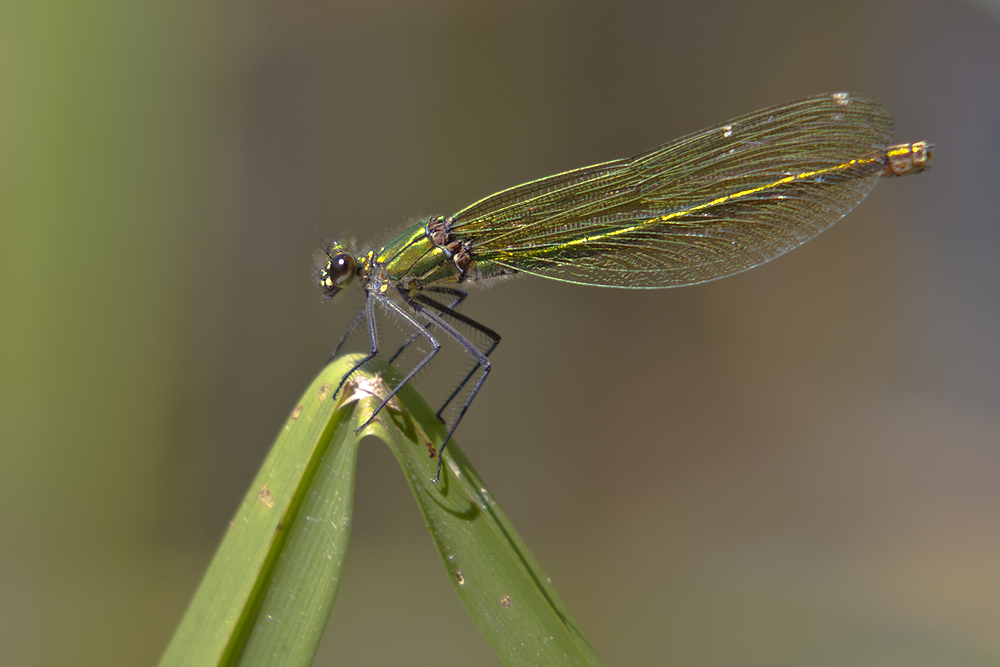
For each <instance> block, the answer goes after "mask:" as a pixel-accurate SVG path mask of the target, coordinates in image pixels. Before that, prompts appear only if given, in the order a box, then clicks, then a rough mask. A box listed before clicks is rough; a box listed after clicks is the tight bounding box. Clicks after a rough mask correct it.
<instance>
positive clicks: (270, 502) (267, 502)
mask: <svg viewBox="0 0 1000 667" xmlns="http://www.w3.org/2000/svg"><path fill="white" fill-rule="evenodd" d="M257 498H258V499H260V504H261V505H263V506H264V507H265V508H267V509H271V508H272V507H274V494H272V493H271V489H269V488H267V484H265V485H264V486H262V487H260V493H258V494H257Z"/></svg>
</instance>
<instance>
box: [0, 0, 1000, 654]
mask: <svg viewBox="0 0 1000 667" xmlns="http://www.w3.org/2000/svg"><path fill="white" fill-rule="evenodd" d="M998 71H1000V6H998V5H997V3H995V2H987V1H986V0H981V1H980V2H960V1H957V0H955V1H950V2H944V1H931V0H924V1H914V2H901V1H890V0H884V1H869V0H864V1H862V0H854V1H842V2H805V3H803V2H792V1H788V0H769V1H765V0H762V1H758V2H754V3H752V4H751V3H744V2H735V1H734V2H672V3H647V2H637V1H635V2H617V3H591V2H583V3H581V2H562V1H556V0H551V1H548V0H543V1H536V2H510V3H502V4H490V3H478V2H474V3H470V2H463V1H460V0H452V1H447V0H439V1H436V2H421V3H414V2H402V1H398V0H397V1H394V0H383V1H376V2H330V3H304V2H295V1H292V2H262V1H251V2H239V3H237V2H226V1H221V2H191V1H182V2H144V3H137V2H127V1H125V0H104V1H97V2H88V3H72V2H64V3H59V2H34V3H3V5H2V6H0V216H2V217H0V230H2V236H0V272H2V273H0V294H2V298H3V303H2V306H0V307H2V314H0V360H2V368H0V392H2V394H0V401H2V403H0V411H2V414H0V474H2V476H3V483H2V484H0V525H2V526H3V534H4V537H3V539H2V542H0V591H2V593H0V599H2V603H0V662H3V663H4V664H5V665H56V664H74V665H144V664H145V665H148V664H153V663H155V661H156V660H157V659H158V658H159V655H160V653H161V651H162V650H163V648H164V647H165V645H166V643H167V641H168V640H169V638H170V636H171V633H172V632H173V629H174V627H175V625H176V623H177V622H178V620H179V618H180V616H181V615H182V614H183V612H184V609H185V606H186V604H187V602H188V600H189V598H190V596H191V595H192V593H193V591H194V589H195V587H196V586H197V584H198V581H199V578H200V576H201V574H202V572H203V570H204V568H205V567H206V565H207V563H208V561H209V559H210V558H211V556H212V553H213V550H214V548H215V546H216V545H217V543H218V541H219V539H220V537H221V536H222V533H223V531H224V529H225V527H226V525H227V522H228V520H229V518H230V517H231V515H232V514H233V512H234V511H235V510H236V508H237V505H238V503H239V502H240V500H241V498H242V495H243V493H244V492H245V490H246V488H247V485H248V484H249V483H250V481H251V479H252V477H253V475H254V473H255V471H256V469H257V467H258V466H259V465H260V463H261V461H262V460H263V457H264V456H265V454H266V452H267V450H268V448H269V446H270V444H271V442H272V440H273V438H274V437H275V436H276V434H277V433H278V430H279V429H280V428H281V427H282V425H283V423H284V420H285V418H286V416H287V414H288V413H289V411H290V410H291V408H292V407H293V406H294V405H295V403H296V400H297V398H298V396H299V395H300V393H301V392H302V391H303V390H304V389H305V387H306V386H307V384H308V383H309V381H310V380H311V379H312V377H313V376H314V375H315V374H316V373H317V372H318V371H319V370H320V368H321V367H322V365H323V364H324V362H325V361H326V359H327V356H328V354H329V353H330V351H331V350H332V349H333V346H334V344H335V343H336V341H337V340H338V339H339V337H340V335H341V333H342V332H343V330H344V328H345V327H346V326H347V324H348V323H349V322H350V321H351V320H352V318H353V317H354V315H355V313H356V310H355V308H356V307H358V306H360V297H359V296H358V295H357V294H355V296H354V297H353V300H352V299H351V298H348V299H345V303H343V304H341V303H332V304H331V303H324V302H323V301H322V299H321V297H320V293H319V291H318V290H317V289H316V287H315V286H314V285H313V284H312V270H313V262H312V254H313V252H314V250H315V249H316V248H317V247H318V246H319V241H318V237H319V236H346V237H353V238H356V239H357V240H358V242H359V243H360V244H368V243H369V242H379V241H383V240H385V239H386V238H388V237H390V236H391V235H392V234H393V233H395V232H397V231H399V230H400V229H401V228H402V227H404V226H405V225H407V224H408V223H410V222H411V221H413V220H415V219H417V218H419V217H421V216H426V215H431V214H449V213H452V212H455V211H457V210H458V209H460V208H462V207H464V206H465V205H467V204H469V203H471V202H473V201H475V200H477V199H479V198H481V197H483V196H486V195H488V194H490V193H492V192H495V191H497V190H500V189H502V188H505V187H508V186H512V185H516V184H518V183H521V182H523V181H527V180H530V179H533V178H538V177H542V176H546V175H548V174H551V173H555V172H558V171H562V170H566V169H570V168H575V167H579V166H583V165H587V164H592V163H595V162H600V161H603V160H608V159H612V158H618V157H623V156H629V155H633V154H635V153H638V152H641V151H643V150H645V149H647V148H650V147H652V146H655V145H658V144H660V143H663V142H665V141H667V140H670V139H672V138H675V137H679V136H681V135H683V134H686V133H688V132H692V131H695V130H699V129H701V128H703V127H707V126H709V125H713V124H716V123H719V122H722V121H724V120H726V119H728V118H731V117H733V116H736V115H739V114H742V113H746V112H750V111H753V110H756V109H758V108H761V107H765V106H769V105H773V104H779V103H783V102H787V101H790V100H793V99H796V98H799V97H803V96H806V95H812V94H816V93H823V92H832V91H837V90H856V91H860V92H864V93H867V94H870V95H873V96H875V97H877V98H879V99H881V100H882V101H884V102H885V103H886V104H887V105H888V106H889V107H890V108H891V109H892V110H893V112H894V114H895V116H896V120H897V131H896V135H895V137H896V139H897V140H898V141H916V140H921V139H926V140H930V141H933V142H936V143H937V145H938V152H937V156H936V158H935V164H934V168H933V169H932V170H931V171H930V172H928V173H924V174H921V175H919V176H917V177H912V178H905V179H898V180H883V181H882V182H881V183H880V184H879V185H878V186H877V187H876V189H875V191H874V192H873V193H872V194H871V195H870V196H869V197H868V199H867V200H866V201H865V202H863V203H862V204H861V205H860V206H859V207H858V209H857V210H856V211H855V212H854V213H853V214H851V215H850V216H848V218H846V219H845V220H843V221H842V222H840V223H839V224H837V225H836V226H835V227H834V228H833V229H831V230H830V231H828V232H827V233H825V234H823V235H822V236H821V237H820V238H818V239H816V240H815V241H813V242H811V243H809V244H807V245H805V246H804V247H802V248H800V249H798V250H796V251H795V252H792V253H790V254H789V255H786V256H784V257H781V258H779V259H777V260H776V261H774V262H772V263H770V264H768V265H766V266H764V267H761V268H758V269H755V270H753V271H750V272H748V273H745V274H742V275H738V276H735V277H732V278H729V279H726V280H723V281H719V282H715V283H710V284H706V285H701V286H696V287H689V288H683V289H675V290H660V291H634V292H633V291H629V290H613V289H601V288H587V287H580V286H574V285H568V284H562V283H558V282H554V281H547V280H542V279H534V278H521V279H518V280H512V281H508V282H506V283H503V284H501V285H499V286H497V287H495V288H494V289H491V290H487V291H482V292H479V291H474V293H473V294H472V296H471V297H470V298H469V299H468V301H467V307H466V308H465V312H467V313H468V314H470V315H471V316H473V317H475V318H476V319H479V320H480V321H482V322H483V323H485V324H487V325H488V326H490V327H493V328H494V329H496V330H498V331H499V332H500V333H501V334H502V335H503V337H504V338H503V344H502V345H500V347H499V348H498V349H497V351H496V353H495V354H494V356H493V360H494V363H495V366H494V369H495V370H494V373H493V374H492V375H491V376H490V381H489V382H488V383H487V384H486V386H485V388H484V390H483V391H482V392H481V394H480V397H479V398H478V400H477V402H476V404H475V406H474V407H473V409H472V410H471V411H470V412H469V415H468V416H467V418H466V419H465V421H464V422H463V423H462V426H461V428H460V429H459V431H458V433H457V439H458V441H459V442H460V443H461V445H462V447H463V449H464V451H465V452H466V453H467V454H468V456H469V457H470V459H471V460H472V461H473V462H474V463H475V465H476V467H477V468H478V470H479V472H480V473H481V474H482V476H483V477H484V479H485V480H486V481H487V483H488V484H489V485H490V489H491V491H492V493H493V495H494V496H495V497H496V498H497V500H498V501H499V503H500V505H501V506H502V507H503V508H504V509H505V511H506V512H507V514H508V515H509V516H510V517H511V519H512V521H513V522H514V524H515V525H516V526H518V528H519V530H520V531H521V533H522V535H523V536H524V538H525V540H526V541H527V543H528V544H529V546H530V547H531V548H532V550H533V552H534V554H535V555H536V556H537V558H538V559H539V561H540V562H541V564H542V566H543V567H544V568H545V569H546V571H547V573H548V574H549V576H550V577H551V578H552V579H553V581H554V582H555V585H556V588H557V589H558V590H559V592H560V595H561V596H562V597H563V599H564V600H565V601H566V603H567V605H568V606H569V608H570V609H571V610H572V612H573V614H574V615H575V617H576V619H577V621H578V622H579V625H580V626H581V628H582V629H583V632H584V634H585V635H586V636H587V637H588V639H589V640H590V642H591V643H592V644H593V646H594V648H595V649H596V651H597V653H598V654H599V655H600V656H602V658H603V659H604V660H605V661H606V662H607V664H609V665H664V664H685V665H705V666H709V665H735V664H738V665H741V666H750V665H768V666H774V665H844V664H851V665H908V666H911V667H912V666H922V665H949V666H950V667H956V666H964V665H996V664H998V663H1000V632H997V628H1000V567H998V565H1000V482H998V480H1000V308H998V307H997V303H998V295H1000V263H998V261H997V257H998V254H1000V225H998V214H997V210H996V204H995V202H996V192H997V183H998V182H1000V161H998V160H997V157H996V156H997V155H998V154H1000V85H998V78H997V77H998V74H997V73H998ZM421 380H422V381H429V382H433V381H434V370H433V368H432V369H431V370H430V372H429V373H425V374H424V377H422V378H421ZM419 386H420V384H419V383H418V387H419ZM404 661H405V664H408V665H419V664H426V665H489V664H499V660H498V659H497V658H496V656H495V654H493V652H492V649H491V648H490V647H489V645H488V644H487V643H486V641H485V640H484V639H483V638H482V636H481V635H480V634H479V631H478V630H477V628H476V627H475V625H474V624H473V623H472V622H471V620H470V619H469V618H468V616H467V615H466V613H465V610H464V608H463V607H462V606H461V604H460V603H459V601H458V599H457V597H456V596H455V595H454V593H453V591H452V590H451V586H450V585H449V582H448V578H447V576H446V574H445V572H444V570H443V568H442V567H441V566H440V563H439V561H438V556H437V553H436V551H435V550H434V548H433V546H432V544H431V541H430V539H429V537H428V535H427V534H426V530H425V528H424V526H423V522H422V521H421V519H420V516H419V513H418V511H417V508H416V505H415V503H414V502H413V500H412V498H411V496H410V494H409V491H408V489H407V487H406V484H405V481H404V479H403V476H402V475H401V474H400V471H399V469H398V467H397V466H396V464H395V462H394V460H393V458H392V456H391V454H390V453H389V451H388V449H387V448H385V447H383V446H382V445H381V444H379V443H378V442H376V441H367V442H366V444H365V445H364V446H363V447H362V452H361V457H360V464H359V477H358V483H357V498H356V520H355V524H354V531H353V534H352V544H351V550H350V554H349V557H348V562H347V570H346V574H345V581H344V584H343V586H342V588H341V591H340V596H339V598H338V600H337V603H336V605H335V607H334V611H333V615H332V617H331V621H330V626H329V628H328V631H327V634H326V636H325V638H324V642H323V645H322V648H321V652H320V655H319V656H318V658H317V660H316V664H317V665H327V664H351V665H386V664H400V663H403V662H404Z"/></svg>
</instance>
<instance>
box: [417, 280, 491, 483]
mask: <svg viewBox="0 0 1000 667" xmlns="http://www.w3.org/2000/svg"><path fill="white" fill-rule="evenodd" d="M404 298H405V297H404ZM425 298H426V297H425ZM420 301H423V299H421V298H420V295H419V294H418V295H417V296H416V297H414V298H413V299H410V300H408V302H409V304H410V305H411V306H413V309H414V310H416V311H417V312H419V313H421V314H423V315H425V316H426V317H427V318H428V319H430V320H431V321H432V322H433V323H434V324H436V325H437V326H439V327H441V328H442V329H443V330H444V331H445V332H446V333H448V335H450V336H451V337H452V338H454V339H455V340H457V341H458V342H459V343H461V344H462V346H463V347H464V348H465V349H466V351H467V352H468V353H469V354H471V355H472V356H473V357H475V358H476V361H478V362H479V363H478V365H477V367H479V366H482V368H483V374H482V375H481V376H480V378H479V381H478V382H476V386H475V387H473V389H472V393H471V394H469V398H468V399H466V401H465V405H463V406H462V411H461V412H459V413H458V417H457V418H456V419H455V422H454V423H453V424H452V425H451V427H450V428H449V429H448V433H447V435H445V437H444V442H443V443H442V444H441V449H439V450H438V467H437V475H436V476H435V477H434V483H435V484H436V483H437V482H440V481H441V463H442V461H444V448H445V447H447V446H448V441H449V440H451V435H452V434H453V433H454V432H455V429H456V428H457V427H458V424H459V422H461V421H462V417H464V416H465V413H466V411H468V409H469V406H470V405H472V401H473V400H475V398H476V394H478V393H479V388H480V387H482V386H483V382H485V381H486V376H488V375H489V374H490V360H489V359H487V358H486V355H485V354H483V352H482V351H481V350H480V349H479V348H478V347H476V346H475V345H473V344H472V343H471V342H470V341H469V340H468V339H467V338H466V337H465V336H463V335H462V334H461V333H459V331H458V330H457V329H455V327H453V326H451V325H450V324H448V323H447V322H446V321H445V320H444V318H442V317H441V316H440V315H438V314H437V313H435V312H432V311H431V310H428V309H427V308H424V307H423V306H422V305H421V304H420ZM428 301H433V299H428ZM454 314H455V315H458V313H454ZM459 318H460V319H462V321H463V322H464V321H465V320H468V322H469V323H470V326H471V325H472V324H471V323H474V324H475V325H477V328H478V327H482V329H485V330H486V331H489V332H491V333H493V334H494V335H495V336H496V337H497V340H498V341H499V338H500V336H499V335H498V334H497V333H496V332H495V331H493V330H492V329H487V328H486V327H484V326H483V325H481V324H479V323H478V322H475V320H471V319H469V318H467V317H465V316H464V315H461V316H459ZM473 370H475V369H473Z"/></svg>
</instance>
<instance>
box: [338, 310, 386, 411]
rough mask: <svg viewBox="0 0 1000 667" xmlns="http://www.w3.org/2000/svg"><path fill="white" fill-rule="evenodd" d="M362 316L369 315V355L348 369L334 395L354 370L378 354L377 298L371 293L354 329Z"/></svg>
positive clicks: (353, 325) (341, 342) (355, 321)
mask: <svg viewBox="0 0 1000 667" xmlns="http://www.w3.org/2000/svg"><path fill="white" fill-rule="evenodd" d="M362 316H367V317H368V336H369V342H370V344H371V345H370V347H369V352H368V355H367V356H365V357H364V358H363V359H362V360H361V361H359V362H358V363H356V364H354V366H353V367H351V370H349V371H347V373H345V374H344V377H342V378H341V379H340V384H338V385H337V391H335V392H333V395H334V396H336V395H337V394H338V393H339V392H340V390H341V389H342V388H343V386H344V383H345V382H347V379H348V378H349V377H351V376H352V375H354V372H355V371H356V370H358V369H359V368H361V367H362V366H364V365H365V364H367V363H368V362H369V361H371V360H372V359H374V358H375V355H376V354H378V331H377V330H376V329H375V298H374V297H373V296H372V295H371V294H369V295H368V299H367V300H366V301H365V309H364V310H362V311H361V315H358V318H357V319H356V320H354V324H352V325H351V328H352V329H353V328H354V327H356V326H357V325H358V322H360V321H361V317H362ZM348 333H350V330H348ZM346 339H347V336H346V335H345V336H344V339H343V340H341V341H340V344H341V345H343V344H344V340H346ZM339 349H340V345H338V346H337V350H339ZM336 354H337V353H336V351H334V356H336Z"/></svg>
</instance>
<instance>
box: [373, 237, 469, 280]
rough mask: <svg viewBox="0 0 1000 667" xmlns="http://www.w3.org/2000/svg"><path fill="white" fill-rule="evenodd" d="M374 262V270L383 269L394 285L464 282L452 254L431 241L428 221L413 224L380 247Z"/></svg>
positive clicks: (375, 254)
mask: <svg viewBox="0 0 1000 667" xmlns="http://www.w3.org/2000/svg"><path fill="white" fill-rule="evenodd" d="M373 259H374V268H377V269H381V270H382V272H384V274H385V276H386V278H387V279H388V280H389V281H392V282H403V281H406V282H413V283H416V284H418V285H430V284H432V283H440V282H452V283H457V282H459V281H460V280H461V279H462V272H461V271H460V270H459V269H458V267H457V266H455V263H454V262H453V261H452V255H451V253H450V252H449V251H448V250H447V249H445V248H442V247H440V246H437V245H435V244H434V242H433V241H432V240H431V238H430V234H429V232H428V229H427V224H426V221H423V222H419V223H417V224H415V225H413V226H412V227H410V228H409V229H407V230H406V231H404V232H403V233H402V234H400V235H399V236H397V237H396V238H395V239H393V240H392V241H390V242H389V243H387V244H385V245H384V246H382V247H381V248H379V249H378V250H377V251H375V253H374V257H373Z"/></svg>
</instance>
